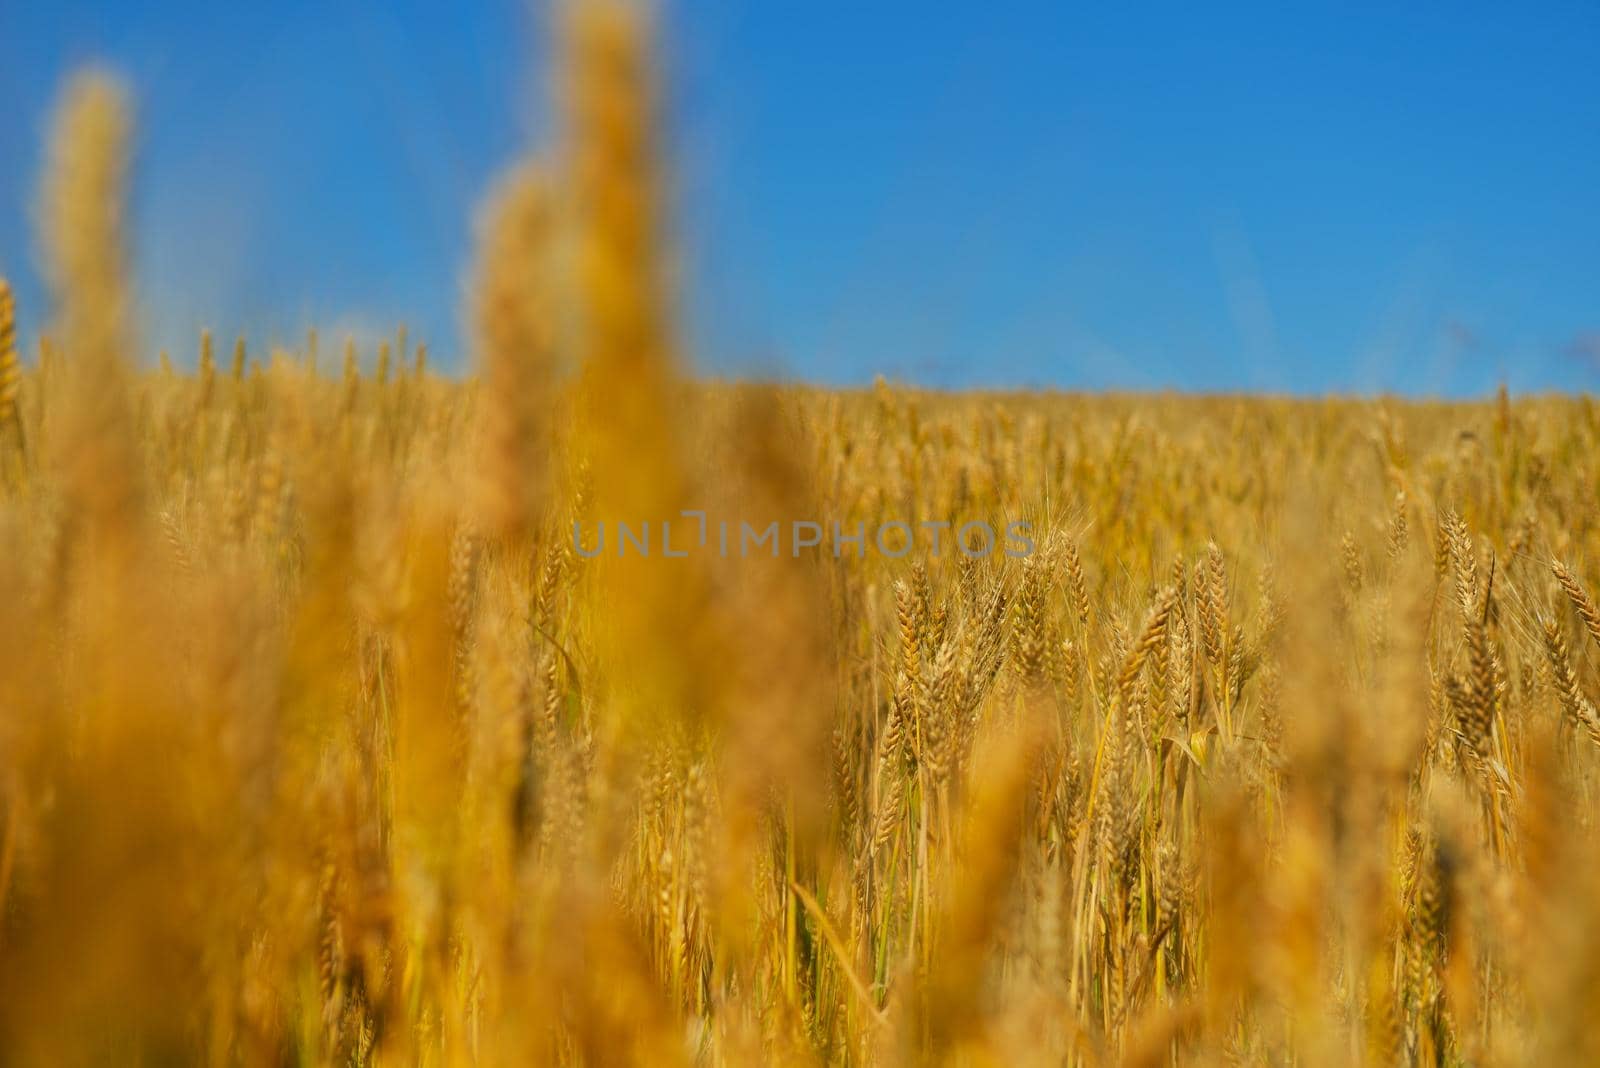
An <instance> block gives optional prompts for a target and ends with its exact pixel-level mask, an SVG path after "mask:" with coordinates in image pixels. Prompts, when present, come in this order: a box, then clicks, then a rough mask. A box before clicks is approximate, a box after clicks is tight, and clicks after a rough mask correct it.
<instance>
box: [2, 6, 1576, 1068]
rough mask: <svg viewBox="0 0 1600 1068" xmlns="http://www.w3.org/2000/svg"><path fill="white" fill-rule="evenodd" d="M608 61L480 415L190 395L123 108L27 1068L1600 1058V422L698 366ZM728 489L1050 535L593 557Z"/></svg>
mask: <svg viewBox="0 0 1600 1068" xmlns="http://www.w3.org/2000/svg"><path fill="white" fill-rule="evenodd" d="M564 34H565V36H564V47H563V57H564V58H563V63H564V68H563V69H564V73H563V79H564V82H563V84H564V86H565V90H566V91H565V92H564V94H563V101H564V105H565V109H566V110H565V122H564V130H565V132H564V135H563V141H562V144H561V146H560V149H559V151H558V152H557V153H556V154H555V155H554V156H552V157H550V158H549V159H547V160H545V161H543V162H536V163H529V164H524V165H522V166H519V167H518V168H517V169H516V170H515V171H514V172H513V173H512V174H511V176H510V177H508V178H507V179H506V180H505V181H504V182H503V183H502V185H501V186H500V187H499V189H498V191H497V193H496V194H495V196H494V197H493V198H491V202H490V205H489V208H488V209H487V210H486V212H485V214H484V217H483V220H482V231H481V244H482V253H481V257H480V263H479V269H478V272H477V275H476V283H475V289H474V295H473V303H472V321H473V323H474V327H475V330H476V349H477V352H478V359H479V365H480V370H481V374H480V376H479V378H478V379H477V380H476V381H475V382H471V383H467V384H456V383H453V382H450V381H447V380H444V379H441V378H438V377H435V376H432V375H430V374H429V373H428V372H427V370H426V367H425V359H424V356H423V353H422V351H421V350H420V349H415V350H414V349H413V348H412V346H411V344H410V342H408V341H407V339H406V338H405V337H404V335H403V332H402V334H401V336H399V337H397V338H396V339H395V344H394V347H393V348H392V349H391V348H389V347H388V346H387V345H386V346H385V347H384V349H383V352H382V355H381V356H380V358H379V364H380V370H379V373H378V374H377V375H375V376H369V375H364V374H363V373H362V372H361V369H360V366H359V360H358V354H357V353H356V352H355V350H354V348H353V347H350V346H347V347H346V350H345V355H344V366H343V372H342V375H340V376H339V377H331V378H330V377H327V376H325V375H323V374H321V373H319V371H318V370H317V367H316V360H317V351H316V348H317V341H316V338H315V336H312V337H310V338H308V339H307V342H306V345H305V347H304V349H302V350H301V351H298V352H290V351H276V352H271V353H269V354H268V357H267V359H266V360H265V361H264V362H263V361H261V360H260V359H259V358H258V359H256V360H253V361H252V360H251V359H249V357H248V354H247V350H246V348H245V346H244V343H243V342H240V343H239V344H238V345H237V346H236V347H235V349H234V358H233V360H232V362H231V367H230V368H228V370H226V371H224V370H221V369H219V367H218V364H217V360H216V356H215V353H214V348H213V343H212V340H211V337H210V335H209V334H208V335H206V337H205V338H204V339H203V340H202V342H201V346H200V353H199V356H198V372H197V373H196V374H195V375H193V376H181V375H179V374H177V373H175V372H174V371H173V370H172V368H171V364H170V361H168V360H167V359H165V358H163V360H162V369H161V371H159V372H136V371H135V370H134V369H133V368H134V365H135V363H136V362H137V361H136V360H135V358H134V356H133V352H134V342H133V340H132V336H131V335H132V319H133V316H132V308H133V303H132V302H133V296H132V286H131V283H130V281H129V279H128V278H127V276H126V262H127V255H126V252H125V249H124V242H123V237H122V222H121V219H122V203H123V192H122V187H123V183H124V181H125V170H126V163H127V161H126V142H127V138H128V134H129V126H130V119H129V114H128V110H127V104H126V102H125V98H124V95H123V93H122V91H121V90H120V89H118V88H117V87H116V85H115V84H114V83H112V82H110V81H108V80H106V79H105V78H103V77H101V76H94V75H91V76H86V77H84V78H82V79H80V80H79V81H77V82H76V83H74V85H73V86H72V87H71V88H70V89H69V91H68V93H67V95H66V97H65V99H64V102H63V105H62V108H61V110H60V112H59V114H58V116H57V124H56V128H55V133H54V142H53V146H54V147H53V150H52V152H51V155H50V172H49V174H48V175H47V177H46V183H45V194H44V196H43V198H42V201H41V205H40V216H41V222H42V232H41V239H42V240H41V244H42V246H43V248H44V250H45V252H46V261H47V263H46V266H47V268H48V271H47V274H48V278H49V281H50V283H51V286H52V291H53V295H54V308H55V312H54V316H53V318H52V320H51V321H50V322H48V323H42V324H33V327H32V329H33V330H34V332H35V335H36V336H38V337H40V338H41V339H42V340H41V343H40V349H41V357H40V359H39V360H38V362H37V363H36V364H34V365H33V366H31V367H29V368H28V369H26V370H25V369H24V368H23V364H22V361H21V359H20V357H19V354H18V352H17V348H16V346H17V344H18V342H17V338H18V337H19V336H21V334H20V333H19V331H18V329H17V324H16V323H15V322H14V321H13V319H14V314H15V313H14V310H13V304H12V301H11V298H10V292H9V290H8V289H6V288H4V287H3V286H0V491H3V492H0V835H3V838H0V1061H3V1062H4V1063H18V1064H39V1065H60V1064H85V1063H95V1064H101V1063H105V1064H153V1063H219V1064H226V1063H238V1064H428V1065H466V1064H487V1065H499V1064H561V1065H575V1064H590V1065H608V1064H650V1065H658V1064H666V1065H670V1064H707V1065H730V1066H740V1065H751V1064H766V1063H795V1064H821V1063H838V1064H858V1065H863V1064H935V1063H941V1064H942V1063H949V1064H971V1065H985V1064H1005V1065H1008V1066H1020V1065H1059V1064H1093V1065H1098V1064H1119V1063H1127V1064H1141V1065H1161V1064H1169V1063H1224V1062H1226V1063H1239V1062H1243V1063H1260V1062H1267V1063H1287V1062H1291V1061H1292V1062H1295V1063H1303V1064H1347V1063H1370V1064H1393V1063H1422V1064H1456V1063H1505V1064H1517V1063H1529V1064H1533V1063H1538V1064H1556V1063H1560V1064H1580V1063H1596V1062H1600V1037H1597V1034H1596V1032H1595V1031H1594V1029H1593V1028H1591V1027H1589V1026H1588V1016H1589V1013H1590V1011H1591V1010H1592V1008H1593V1007H1594V1006H1595V1005H1596V1004H1600V834H1597V831H1596V829H1595V827H1594V825H1593V820H1592V817H1591V813H1592V812H1593V811H1594V802H1595V798H1596V792H1597V790H1600V712H1597V711H1596V707H1595V701H1596V700H1597V699H1600V697H1597V695H1600V673H1597V667H1596V665H1597V663H1600V607H1597V606H1596V602H1595V601H1594V599H1593V598H1594V596H1595V592H1594V591H1597V590H1600V570H1597V568H1600V512H1597V508H1596V497H1595V493H1596V489H1597V487H1600V414H1597V412H1596V411H1595V409H1594V407H1593V405H1592V404H1591V403H1590V402H1589V401H1588V399H1586V398H1584V399H1557V398H1551V399H1524V400H1519V401H1517V402H1515V403H1513V402H1511V401H1510V400H1509V399H1508V398H1506V397H1504V396H1503V395H1502V396H1501V397H1500V398H1499V400H1498V401H1497V402H1496V403H1491V404H1482V405H1454V406H1445V405H1419V404H1408V403H1400V402H1392V403H1391V402H1354V401H1348V402H1347V401H1332V400H1330V401H1325V402H1313V401H1286V400H1268V399H1253V400H1252V399H1221V398H1219V399H1180V398H1173V397H1142V398H1136V397H1128V398H1117V397H1104V398H1092V399H1091V398H1076V397H1067V396H1055V395H1035V396H991V395H966V396H957V395H937V394H925V393H916V392H910V391H902V390H893V389H889V388H887V387H884V386H880V387H879V388H878V389H877V390H875V391H872V392H869V393H853V392H824V391H815V390H807V389H802V388H797V387H796V388H783V389H777V388H768V387H757V386H743V387H740V386H705V385H697V384H694V383H693V382H691V381H689V380H687V379H685V378H683V377H682V375H681V374H680V372H679V370H678V368H677V365H676V360H677V356H676V354H675V352H674V348H673V344H672V330H671V324H670V321H669V316H668V311H667V309H668V306H669V301H668V299H667V295H666V293H665V282H664V279H665V276H666V274H667V266H666V263H665V259H664V256H663V251H662V248H661V244H660V236H659V232H658V231H659V226H660V224H659V221H658V218H657V215H658V212H659V200H660V191H659V185H660V182H659V179H658V176H657V174H656V172H655V155H656V149H655V145H654V143H653V139H654V137H655V126H656V124H655V121H654V119H653V116H652V113H651V108H652V99H651V84H650V80H651V66H650V63H649V57H648V53H647V47H646V45H647V42H646V39H645V27H644V25H643V24H642V23H641V21H640V20H639V18H638V16H637V14H636V12H635V9H634V8H633V7H632V6H631V5H625V4H614V3H591V4H583V5H576V6H573V7H572V8H571V10H570V12H569V14H568V18H567V20H566V23H565V25H564ZM24 325H27V324H24ZM683 509H697V510H703V511H705V512H707V513H708V514H709V515H721V516H731V517H740V518H748V519H752V520H760V521H761V522H765V521H766V520H769V519H781V520H784V521H788V520H789V519H797V520H798V519H805V520H811V519H816V520H818V521H821V522H835V521H836V522H838V523H840V524H841V525H842V526H843V527H845V528H847V529H854V528H855V526H856V525H857V524H864V525H865V527H866V529H868V530H874V529H876V528H877V527H878V526H879V525H880V524H882V523H885V522H895V521H902V522H907V523H918V522H923V521H938V522H947V523H950V524H952V529H954V528H957V527H960V526H961V525H962V524H963V523H965V522H968V521H988V522H991V523H996V522H997V521H998V523H1003V522H1005V521H1007V520H1010V519H1024V520H1026V521H1028V522H1029V523H1030V524H1031V529H1032V531H1033V534H1034V541H1035V544H1036V551H1035V552H1033V553H1032V554H1031V555H1028V556H1026V557H1025V558H1024V557H1016V558H1014V557H1009V556H1007V555H1005V554H1004V553H999V552H996V553H991V554H987V555H983V556H979V557H973V556H968V555H967V554H965V553H963V552H959V551H956V550H955V549H954V548H953V547H952V546H951V545H950V544H949V543H948V542H947V543H946V545H945V548H944V551H943V552H941V553H938V554H934V553H932V552H930V551H928V549H927V546H926V545H924V544H919V545H918V546H917V548H916V550H915V551H913V552H911V553H908V554H906V555H904V556H898V557H897V556H893V555H890V554H887V553H883V552H877V551H873V552H867V553H863V554H861V555H857V554H856V552H855V550H854V548H853V547H852V548H850V549H848V550H847V551H846V552H844V553H843V554H842V555H840V556H835V555H834V553H833V552H832V551H831V549H830V544H829V542H828V541H827V540H824V542H823V545H822V546H821V547H820V548H818V549H816V550H811V551H807V552H805V553H802V554H800V555H799V556H796V555H792V554H791V553H789V552H788V551H787V549H786V550H785V552H784V553H783V554H781V555H780V556H777V557H773V556H771V555H767V554H763V553H756V554H753V555H748V556H739V555H730V556H727V557H724V556H722V555H721V554H718V553H715V552H711V551H701V552H697V553H690V554H688V555H687V556H686V557H683V558H677V557H673V558H668V557H666V556H664V555H662V554H661V553H659V551H658V552H657V553H656V554H654V555H651V556H645V555H643V554H642V553H631V554H628V555H623V556H619V555H617V553H616V552H615V551H614V547H613V551H608V552H606V553H604V554H602V555H600V556H597V557H594V558H592V559H591V558H588V557H586V556H585V555H583V554H581V553H579V552H577V551H575V549H574V544H573V541H572V537H571V533H572V530H573V524H574V523H575V522H576V523H579V524H581V525H582V526H583V528H584V529H588V530H590V531H593V530H594V529H595V528H596V525H597V524H599V523H614V522H616V521H617V520H619V519H620V520H627V521H635V520H654V521H659V520H662V519H668V518H676V517H677V516H678V515H679V512H680V511H681V510H683ZM658 529H659V528H658ZM689 529H692V528H689ZM658 548H659V547H658Z"/></svg>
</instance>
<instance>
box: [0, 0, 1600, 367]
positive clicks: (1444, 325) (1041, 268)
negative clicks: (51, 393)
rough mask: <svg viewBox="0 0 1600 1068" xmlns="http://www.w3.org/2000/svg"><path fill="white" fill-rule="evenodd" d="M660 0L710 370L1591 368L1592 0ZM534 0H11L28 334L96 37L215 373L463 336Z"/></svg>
mask: <svg viewBox="0 0 1600 1068" xmlns="http://www.w3.org/2000/svg"><path fill="white" fill-rule="evenodd" d="M954 8H959V9H961V11H963V12H964V13H957V12H955V11H952V10H951V9H954ZM1402 9H1403V10H1402ZM666 12H667V16H668V17H667V20H666V22H667V29H668V38H667V41H666V47H665V55H666V59H667V63H668V69H669V73H670V76H671V83H672V87H671V113H672V130H671V148H672V153H673V157H674V158H673V166H674V170H675V179H676V187H677V189H676V196H677V199H678V201H679V211H678V220H677V225H678V228H679V231H680V232H679V234H678V248H679V251H680V254H681V259H682V263H683V271H682V275H683V278H682V289H683V304H684V309H685V316H684V318H685V330H686V332H687V333H688V335H689V336H690V338H691V348H692V351H693V353H694V358H695V360H696V362H697V364H698V365H699V366H700V367H702V368H704V369H706V370H709V371H713V372H717V373H723V374H729V373H762V374H784V375H790V376H797V377H804V378H811V379H815V380H819V381H825V382H848V383H854V382H865V381H870V379H871V378H872V376H873V375H874V374H875V373H878V372H880V371H881V372H884V373H886V374H888V375H889V376H890V377H898V378H902V379H909V380H915V381H921V382H926V383H929V384H934V385H952V386H953V385H971V384H979V385H1054V386H1061V387H1067V388H1078V387H1082V388H1097V389H1098V388H1111V387H1133V388H1149V387H1162V386H1175V387H1179V388H1184V389H1237V388H1255V389H1272V390H1293V391H1318V390H1325V389H1335V390H1360V391H1373V390H1397V391H1403V392H1411V393H1444V394H1453V395H1460V394H1470V393H1477V392H1483V391H1486V390H1488V389H1490V388H1492V386H1493V384H1494V383H1495V382H1496V381H1498V380H1500V379H1502V378H1503V379H1505V380H1506V381H1507V382H1508V383H1509V384H1510V385H1511V387H1512V388H1513V389H1518V390H1527V389H1542V388H1561V389H1593V388H1594V387H1595V385H1596V384H1597V382H1600V61H1597V57H1600V7H1596V5H1594V4H1593V3H1581V4H1579V3H1571V4H1567V3H1546V4H1537V3H1535V4H1520V5H1512V4H1505V3H1492V4H1489V3H1484V4H1468V3H1457V4H1449V5H1444V4H1440V5H1432V4H1421V3H1406V4H1396V3H1384V4H1371V5H1341V6H1340V7H1338V8H1334V7H1332V6H1320V5H1318V6H1313V5H1283V4H1269V3H1250V4H1239V5H1233V6H1231V7H1229V8H1228V9H1227V10H1222V9H1220V8H1218V7H1217V6H1215V5H1192V4H1182V5H1179V4H1172V5H1104V6H1103V9H1101V10H1091V9H1090V8H1089V6H1088V5H1065V4H1060V3H1045V2H1027V0H1021V2H1010V3H1004V4H991V5H977V4H964V5H932V4H928V3H926V2H922V3H900V2H890V0H873V2H870V3H861V2H859V0H850V2H846V0H812V2H811V3H808V4H804V5H801V4H787V3H773V2H767V0H759V2H758V0H743V2H738V3H736V2H733V0H669V2H668V4H667V6H666ZM537 21H538V20H537V18H535V17H534V16H533V15H532V14H531V13H530V9H529V8H526V7H524V5H523V4H522V3H520V2H515V0H484V2H462V0H455V2H446V0H427V2H425V0H383V2H380V0H278V2H276V3H272V4H256V3H236V2H223V3H218V2H216V0H206V2H199V0H151V2H147V3H141V4H137V5H135V4H131V3H127V2H125V0H52V2H45V0H37V2H36V0H0V42H3V46H0V47H3V53H4V54H3V61H0V94H3V98H4V100H5V101H6V106H5V107H4V108H0V160H3V164H0V271H3V272H5V273H6V274H8V275H11V276H14V277H16V278H17V279H18V281H19V289H20V292H21V295H22V302H23V311H24V314H25V315H27V316H30V317H32V319H33V321H35V322H36V321H37V316H38V313H39V311H40V290H39V286H38V283H37V280H36V279H35V277H34V276H33V274H32V262H33V258H34V257H33V239H32V228H31V224H30V221H29V205H30V203H31V201H32V197H33V190H34V186H35V182H36V177H37V173H38V164H39V155H40V145H41V141H42V135H43V131H44V128H45V124H46V118H47V115H48V109H49V106H50V102H51V101H52V99H53V98H54V95H55V91H56V88H57V86H58V83H59V82H60V79H61V77H62V75H63V73H64V72H65V71H67V70H68V69H70V68H71V67H72V66H73V65H75V64H77V63H78V62H80V61H85V60H101V61H103V62H105V63H107V64H109V65H111V66H113V67H115V68H117V69H119V70H120V71H121V72H122V73H123V74H124V75H125V76H126V78H127V79H128V81H129V82H130V83H131V85H132V86H133V88H134V89H135V91H136V95H137V99H138V107H139V116H140V135H141V141H140V156H139V168H138V172H137V192H136V201H135V220H136V225H135V237H136V241H137V253H138V255H137V258H138V270H139V283H140V286H141V291H142V294H143V296H144V298H145V302H146V308H147V316H148V319H149V322H148V323H147V324H146V335H147V338H148V340H149V344H150V347H151V350H152V351H153V350H154V348H155V347H156V346H158V345H163V344H164V345H170V346H172V347H173V349H174V354H175V355H176V356H177V357H179V358H180V359H181V360H192V359H193V351H192V350H193V342H192V335H193V334H194V332H195V331H197V330H198V328H199V326H200V325H202V324H209V325H213V326H215V327H216V328H218V329H219V330H220V331H222V332H223V333H232V332H233V331H235V330H236V329H241V328H242V329H244V330H246V331H247V332H248V333H249V334H250V336H251V337H252V339H253V340H256V341H258V342H259V341H263V340H266V339H270V338H279V339H294V340H298V339H299V337H301V336H302V334H303V331H304V328H305V327H306V326H307V325H309V324H310V323H312V322H316V323H319V324H321V325H322V327H323V329H324V336H327V335H328V334H329V333H338V332H342V331H343V330H346V329H350V330H354V331H357V332H358V333H360V334H361V335H362V336H364V337H370V336H373V335H374V334H375V333H377V332H380V331H387V330H389V329H390V328H391V327H392V325H393V324H395V323H396V322H398V321H400V320H402V319H404V320H405V321H406V322H407V323H408V324H409V325H410V328H411V332H412V336H413V337H419V336H420V337H423V338H425V339H426V340H428V341H429V343H430V346H431V348H432V350H433V352H434V353H435V354H436V358H438V359H439V360H440V361H441V362H443V363H446V364H448V363H449V362H450V361H451V360H453V359H455V358H456V357H457V356H458V355H459V354H460V353H461V352H462V351H463V344H462V342H461V340H460V338H461V333H462V331H461V321H460V311H459V309H460V305H461V291H462V284H463V283H462V280H463V277H464V274H465V271H466V268H467V265H468V263H469V261H470V250H471V225H470V220H471V214H472V208H473V205H474V204H475V203H476V202H477V200H478V198H479V196H480V194H481V193H482V192H483V190H484V189H485V188H486V186H487V185H488V184H489V182H490V180H491V177H492V176H493V174H494V173H495V172H496V171H497V169H498V168H499V167H501V166H502V165H503V164H505V163H506V162H508V161H509V160H511V159H512V158H514V157H515V156H516V155H517V154H518V152H519V151H521V150H522V149H523V148H524V147H526V146H527V145H529V144H530V143H532V142H533V141H535V140H536V139H537V138H538V137H539V136H540V130H541V129H542V128H543V127H544V126H545V125H546V121H545V118H544V108H543V105H542V104H541V103H540V100H539V97H540V95H541V90H542V89H543V87H544V85H545V83H546V81H547V71H546V70H545V69H543V67H542V66H541V64H540V58H539V56H540V51H539V45H538V41H537V36H538V26H537ZM25 332H28V333H31V330H28V329H27V327H26V325H25ZM333 343H334V342H333V341H332V339H330V341H329V343H328V344H329V345H331V344H333Z"/></svg>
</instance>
